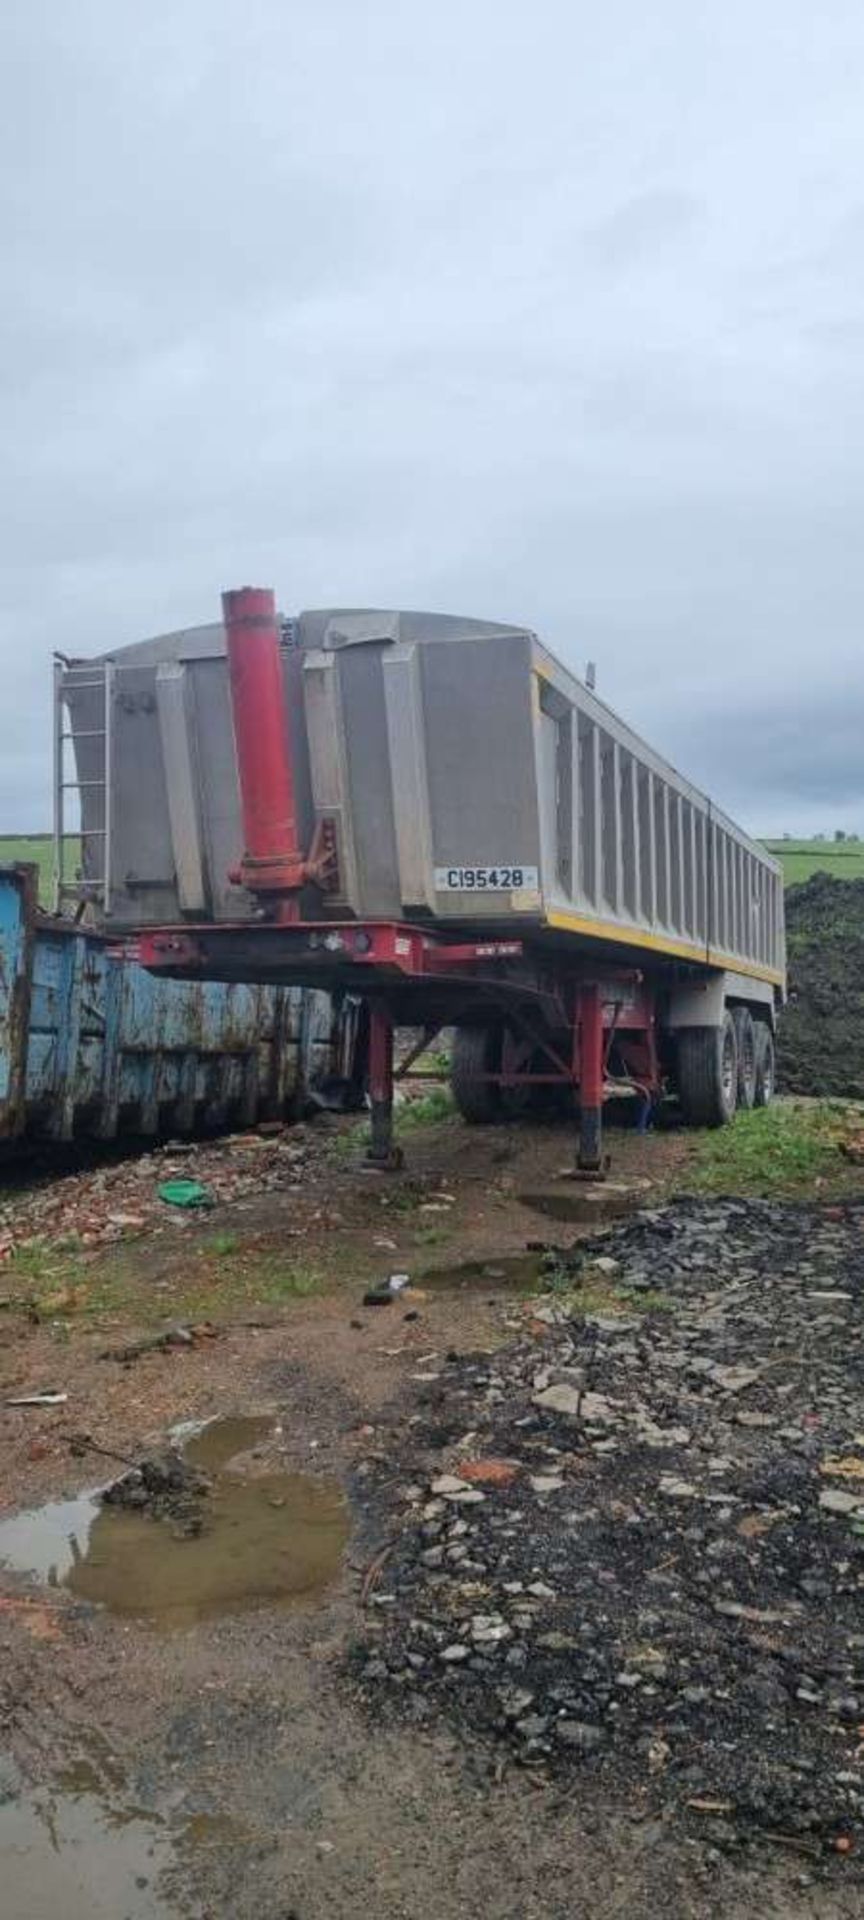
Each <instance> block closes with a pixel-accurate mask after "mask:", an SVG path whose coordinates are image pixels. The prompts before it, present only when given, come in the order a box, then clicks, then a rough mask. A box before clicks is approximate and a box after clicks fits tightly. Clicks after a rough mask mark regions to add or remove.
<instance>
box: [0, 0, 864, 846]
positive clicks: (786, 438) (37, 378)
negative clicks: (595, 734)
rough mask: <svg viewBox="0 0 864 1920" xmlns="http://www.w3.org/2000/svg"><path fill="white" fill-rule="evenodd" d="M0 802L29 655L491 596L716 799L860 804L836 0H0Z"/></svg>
mask: <svg viewBox="0 0 864 1920" xmlns="http://www.w3.org/2000/svg"><path fill="white" fill-rule="evenodd" d="M2 35H3V39H4V41H5V52H4V54H3V76H4V88H3V115H2V126H0V147H3V148H5V149H6V151H5V153H0V164H2V182H0V194H2V197H3V205H4V213H3V236H4V245H3V253H2V257H3V263H4V294H3V300H2V305H0V330H2V335H3V352H2V377H3V382H4V386H5V389H6V390H5V393H4V396H3V421H4V426H5V446H4V455H3V462H2V479H0V487H2V492H3V500H2V517H0V526H2V548H3V554H2V559H3V570H2V622H0V650H2V665H3V668H4V673H5V685H6V697H5V698H4V699H3V700H2V702H0V754H2V759H0V830H3V831H12V830H14V829H20V830H24V829H37V828H41V827H43V826H47V824H48V822H49V817H50V793H49V758H50V756H49V741H50V716H49V661H50V655H51V650H52V648H53V647H55V646H59V647H61V648H63V649H64V650H65V651H67V652H81V653H87V652H91V651H96V650H99V649H102V648H105V647H106V646H109V645H113V644H118V645H119V644H123V643H125V642H127V641H130V640H134V639H138V638H141V637H143V636H144V635H146V634H149V633H154V632H159V631H160V630H164V629H166V628H169V627H172V626H179V625H182V624H186V623H194V622H196V621H205V620H209V619H211V618H213V616H214V613H215V612H216V610H217V609H218V605H219V594H220V591H221V589H222V588H223V587H224V586H230V585H238V584H241V583H243V582H244V581H247V580H251V581H254V582H255V583H257V584H265V585H269V584H272V585H274V586H275V587H276V588H277V591H278V594H279V598H280V602H281V604H282V605H283V606H284V608H285V609H286V610H287V611H293V610H296V609H298V608H300V607H303V606H314V605H322V604H325V605H326V604H339V603H341V604H346V603H348V604H350V603H352V602H353V603H358V604H370V603H371V604H382V605H393V604H396V605H399V604H403V605H409V606H430V607H435V608H441V609H445V610H452V611H460V612H469V613H473V614H478V615H481V616H490V617H497V618H502V619H505V620H511V621H516V622H525V623H526V624H528V625H531V626H533V627H535V628H536V629H537V630H538V631H539V632H540V634H541V635H542V636H543V638H544V639H545V640H547V641H548V642H549V643H550V644H551V645H552V646H553V647H554V648H555V650H556V651H557V652H558V653H559V654H560V655H562V656H563V658H564V659H565V660H566V661H567V662H568V664H570V665H571V666H573V667H575V668H576V669H577V670H578V671H581V670H582V667H583V665H584V662H585V661H586V660H587V659H594V660H596V661H597V665H598V688H599V691H600V692H601V693H602V694H603V695H604V697H605V698H606V699H608V700H609V701H610V702H611V704H612V705H613V706H615V707H617V708H618V709H619V711H620V712H621V713H622V714H623V715H624V717H625V718H626V719H628V720H629V721H630V722H631V724H634V725H635V726H637V727H638V728H639V729H640V730H641V731H642V732H643V733H644V734H646V735H647V737H648V738H649V739H650V740H651V742H652V744H653V745H655V746H656V747H657V748H659V749H660V750H661V751H663V752H665V753H666V754H667V755H668V756H669V757H670V758H672V759H673V760H674V761H675V763H676V764H677V765H679V766H680V767H681V769H682V770H683V771H684V772H686V773H688V774H689V775H690V776H691V777H692V778H693V779H694V780H696V781H697V783H699V784H700V785H703V786H706V787H707V788H708V789H709V791H711V792H712V793H713V795H714V796H715V798H716V799H717V800H718V801H719V802H720V803H721V804H724V805H725V806H726V807H727V808H728V809H729V810H731V811H732V812H733V813H734V814H735V815H736V816H737V817H738V818H740V819H741V821H742V823H743V824H744V825H745V826H747V827H749V828H750V829H752V830H754V831H766V832H777V831H782V830H784V829H786V830H789V831H808V830H810V829H820V828H823V829H831V828H833V827H834V826H844V827H847V828H858V829H859V830H862V831H864V750H862V749H864V729H862V706H864V647H862V630H864V539H862V530H864V113H862V85H864V7H862V5H861V0H823V4H822V5H821V6H814V4H813V0H723V3H722V5H721V4H720V0H715V4H713V5H707V6H699V5H694V0H654V3H653V4H652V5H651V6H650V7H648V6H646V5H645V4H644V0H604V4H603V5H602V6H601V5H599V4H598V0H533V4H531V5H530V6H529V5H523V4H516V0H458V4H457V0H435V5H434V6H431V5H424V4H420V0H243V4H242V5H240V4H235V0H172V4H171V6H170V7H163V6H158V5H157V6H151V7H143V6H138V7H135V8H133V7H131V6H128V5H126V4H123V0H120V4H119V5H118V4H117V0H110V3H109V0H74V3H73V4H71V5H64V4H62V0H27V5H26V6H24V5H20V6H18V7H15V8H11V7H10V8H7V9H6V10H5V22H4V25H3V28H2Z"/></svg>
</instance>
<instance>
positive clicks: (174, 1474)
mask: <svg viewBox="0 0 864 1920" xmlns="http://www.w3.org/2000/svg"><path fill="white" fill-rule="evenodd" d="M211 1490H212V1485H211V1481H210V1480H209V1479H208V1477H207V1475H206V1473H201V1472H199V1470H198V1469H197V1468H195V1467H190V1466H188V1465H187V1463H186V1461H185V1460H184V1459H183V1457H182V1455H181V1454H179V1453H177V1452H175V1451H174V1449H173V1448H171V1449H169V1450H168V1451H167V1452H165V1453H163V1454H159V1455H156V1456H154V1457H153V1458H151V1459H147V1460H142V1461H141V1463H140V1465H139V1466H137V1467H133V1469H132V1471H131V1473H125V1474H123V1476H122V1478H121V1479H120V1480H115V1481H114V1483H113V1485H112V1486H110V1487H106V1489H105V1491H104V1493H103V1494H102V1496H101V1497H102V1501H103V1504H104V1505H105V1506H106V1507H123V1508H125V1510H126V1512H127V1513H146V1514H148V1515H149V1516H150V1518H151V1519H153V1520H169V1521H170V1522H171V1523H172V1525H173V1526H174V1527H175V1528H177V1527H179V1528H180V1529H181V1531H182V1532H184V1533H188V1534H189V1535H194V1534H197V1533H200V1532H201V1530H202V1527H203V1525H204V1503H205V1501H206V1500H207V1497H208V1495H209V1494H210V1492H211Z"/></svg>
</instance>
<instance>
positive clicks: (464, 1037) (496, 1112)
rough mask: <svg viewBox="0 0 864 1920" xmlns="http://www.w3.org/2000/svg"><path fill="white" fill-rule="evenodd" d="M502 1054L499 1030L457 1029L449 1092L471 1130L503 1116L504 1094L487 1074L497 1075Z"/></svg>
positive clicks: (483, 1028) (496, 1028)
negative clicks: (487, 1077) (486, 1076)
mask: <svg viewBox="0 0 864 1920" xmlns="http://www.w3.org/2000/svg"><path fill="white" fill-rule="evenodd" d="M500 1051H501V1029H500V1027H457V1028H456V1030H455V1033H454V1035H453V1047H452V1051H451V1054H450V1091H451V1093H452V1095H453V1098H454V1100H455V1102H456V1105H457V1107H458V1109H459V1112H460V1113H461V1115H462V1118H463V1120H467V1122H468V1124H469V1126H473V1127H482V1126H488V1125H489V1124H490V1123H491V1122H492V1121H493V1120H497V1119H498V1118H499V1117H500V1113H501V1090H500V1088H499V1087H497V1086H496V1085H495V1084H494V1082H493V1081H491V1080H484V1079H483V1078H482V1077H481V1076H482V1075H483V1074H484V1073H494V1072H495V1071H496V1067H497V1064H498V1059H499V1055H500Z"/></svg>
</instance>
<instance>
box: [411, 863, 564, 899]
mask: <svg viewBox="0 0 864 1920" xmlns="http://www.w3.org/2000/svg"><path fill="white" fill-rule="evenodd" d="M539 885H540V876H539V874H538V871H537V868H536V867H520V866H513V865H504V866H500V867H436V868H435V891H436V893H521V892H522V891H523V890H524V889H525V888H526V887H529V888H533V889H536V888H537V887H539Z"/></svg>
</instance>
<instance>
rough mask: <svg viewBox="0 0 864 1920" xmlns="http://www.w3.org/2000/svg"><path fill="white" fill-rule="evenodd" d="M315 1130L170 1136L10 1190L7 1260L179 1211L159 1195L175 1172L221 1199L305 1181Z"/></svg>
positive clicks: (133, 1230) (3, 1257) (3, 1255)
mask: <svg viewBox="0 0 864 1920" xmlns="http://www.w3.org/2000/svg"><path fill="white" fill-rule="evenodd" d="M311 1135H312V1129H311V1128H310V1127H307V1126H294V1127H287V1126H286V1127H285V1128H284V1129H283V1130H281V1131H279V1132H275V1133H273V1132H269V1131H268V1132H262V1133H238V1134H229V1135H226V1136H224V1137H223V1138H220V1139H218V1140H207V1141H197V1142H195V1143H194V1144H191V1143H190V1144H187V1143H186V1142H185V1141H179V1142H178V1141H176V1140H175V1141H169V1142H168V1143H167V1144H166V1145H165V1146H163V1147H157V1148H154V1150H153V1151H152V1152H150V1153H143V1154H139V1155H137V1156H136V1157H134V1158H131V1157H130V1158H128V1159H123V1160H117V1161H114V1162H111V1163H108V1164H102V1165H96V1166H90V1167H87V1168H85V1169H84V1170H83V1171H81V1172H75V1173H69V1174H65V1175H62V1176H60V1177H57V1176H52V1177H50V1178H47V1179H46V1180H45V1181H43V1182H40V1183H38V1184H34V1185H32V1186H28V1187H22V1188H21V1189H20V1190H19V1191H18V1192H17V1193H14V1194H10V1193H8V1191H7V1194H6V1196H4V1200H3V1204H2V1205H0V1263H2V1262H4V1261H9V1260H11V1259H12V1257H13V1256H14V1254H15V1253H16V1252H19V1251H21V1250H22V1249H26V1248H32V1247H68V1248H70V1249H74V1248H76V1247H82V1248H87V1247H104V1246H108V1245H110V1244H111V1243H112V1242H114V1241H117V1240H123V1239H127V1238H129V1237H130V1235H135V1234H138V1233H143V1232H144V1231H145V1230H152V1228H153V1227H154V1226H158V1225H159V1224H162V1225H164V1224H166V1223H167V1221H168V1218H169V1216H172V1217H173V1218H174V1220H175V1221H176V1219H177V1218H178V1215H177V1213H176V1212H175V1211H174V1210H173V1209H172V1208H170V1207H169V1206H168V1205H166V1203H165V1202H164V1201H162V1200H160V1198H159V1193H158V1189H159V1187H160V1186H161V1185H162V1184H163V1182H165V1181H167V1180H170V1179H172V1178H181V1179H184V1180H197V1181H200V1183H201V1185H202V1186H203V1187H205V1188H206V1190H207V1193H208V1196H209V1197H210V1200H211V1202H212V1204H213V1205H220V1204H222V1205H224V1204H227V1203H229V1202H234V1201H238V1200H240V1201H242V1200H243V1199H246V1198H253V1197H255V1198H257V1197H258V1196H260V1194H261V1193H263V1192H267V1191H268V1190H277V1189H278V1191H280V1192H282V1193H285V1192H290V1191H291V1183H292V1181H296V1182H297V1183H298V1185H299V1182H300V1180H301V1176H302V1173H303V1170H304V1168H305V1167H306V1165H307V1163H308V1160H309V1157H310V1153H311V1151H312V1138H311Z"/></svg>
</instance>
